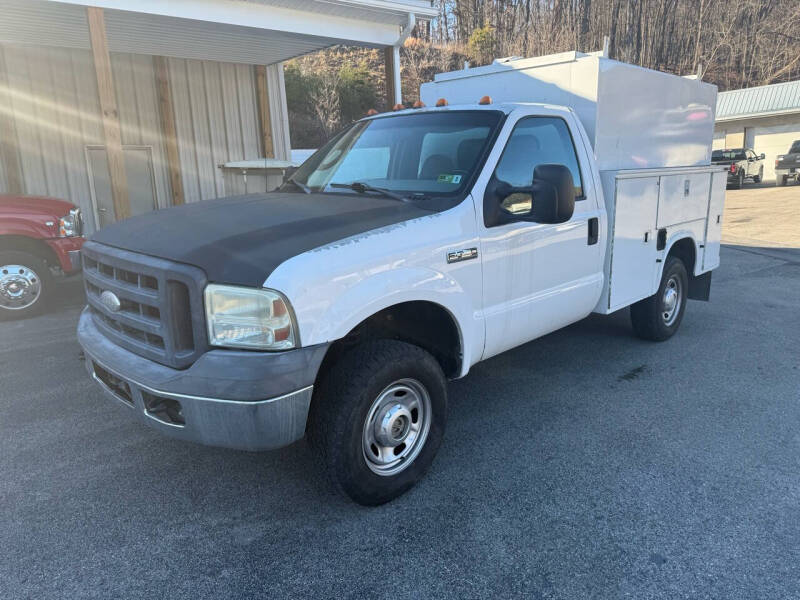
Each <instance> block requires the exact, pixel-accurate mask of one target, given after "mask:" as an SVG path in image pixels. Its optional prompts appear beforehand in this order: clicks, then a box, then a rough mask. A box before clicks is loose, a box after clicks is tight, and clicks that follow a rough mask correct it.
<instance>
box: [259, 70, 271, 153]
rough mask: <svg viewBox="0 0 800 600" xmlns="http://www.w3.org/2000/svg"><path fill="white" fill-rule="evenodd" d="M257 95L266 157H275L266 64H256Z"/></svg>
mask: <svg viewBox="0 0 800 600" xmlns="http://www.w3.org/2000/svg"><path fill="white" fill-rule="evenodd" d="M256 95H257V96H258V114H259V117H260V118H259V121H260V122H261V139H262V140H263V145H264V156H265V157H266V158H275V145H274V144H273V142H272V116H271V115H270V112H269V90H268V89H267V67H266V66H264V65H256Z"/></svg>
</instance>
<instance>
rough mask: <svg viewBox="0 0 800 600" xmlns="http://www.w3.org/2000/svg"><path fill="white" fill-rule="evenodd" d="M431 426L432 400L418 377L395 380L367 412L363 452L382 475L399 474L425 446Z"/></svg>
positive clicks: (375, 470)
mask: <svg viewBox="0 0 800 600" xmlns="http://www.w3.org/2000/svg"><path fill="white" fill-rule="evenodd" d="M430 426H431V399H430V395H429V394H428V391H427V390H426V389H425V387H424V386H423V385H422V384H421V383H420V382H419V381H417V380H416V379H401V380H399V381H395V382H394V383H392V384H391V385H389V386H388V387H387V388H386V389H385V390H383V391H382V392H381V393H380V394H378V397H377V398H376V399H375V401H374V402H373V403H372V406H371V407H370V409H369V412H368V413H367V418H366V420H365V422H364V429H363V435H362V444H361V445H362V451H363V453H364V459H365V460H366V463H367V466H368V467H369V468H370V470H371V471H372V472H373V473H376V474H378V475H395V474H397V473H399V472H400V471H402V470H403V469H405V468H406V467H408V466H409V465H410V464H411V463H412V462H413V461H414V459H415V458H416V457H417V455H418V454H419V452H420V450H422V447H423V446H424V445H425V440H426V439H427V437H428V431H429V430H430Z"/></svg>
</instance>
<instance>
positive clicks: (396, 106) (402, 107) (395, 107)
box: [392, 102, 405, 110]
mask: <svg viewBox="0 0 800 600" xmlns="http://www.w3.org/2000/svg"><path fill="white" fill-rule="evenodd" d="M404 109H405V106H403V105H402V104H400V103H399V102H398V103H397V104H395V105H394V106H393V107H392V110H404Z"/></svg>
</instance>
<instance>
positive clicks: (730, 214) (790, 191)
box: [723, 182, 800, 248]
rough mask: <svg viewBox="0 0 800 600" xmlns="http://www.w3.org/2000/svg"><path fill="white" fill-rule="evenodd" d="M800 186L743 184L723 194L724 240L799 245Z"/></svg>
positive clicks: (755, 244)
mask: <svg viewBox="0 0 800 600" xmlns="http://www.w3.org/2000/svg"><path fill="white" fill-rule="evenodd" d="M799 220H800V185H798V184H796V183H790V184H789V185H787V186H785V187H776V186H775V183H774V182H765V183H763V184H759V185H753V184H745V187H744V188H743V189H741V190H728V191H727V193H726V194H725V222H724V228H723V241H724V242H726V243H729V244H736V245H743V246H764V247H769V248H781V247H784V248H785V247H791V248H800V221H799Z"/></svg>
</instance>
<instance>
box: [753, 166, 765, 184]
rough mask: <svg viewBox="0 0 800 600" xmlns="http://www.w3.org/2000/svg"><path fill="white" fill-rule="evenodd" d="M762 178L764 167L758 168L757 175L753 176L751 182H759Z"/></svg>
mask: <svg viewBox="0 0 800 600" xmlns="http://www.w3.org/2000/svg"><path fill="white" fill-rule="evenodd" d="M762 179H764V167H761V168H760V169H759V170H758V175H756V176H755V177H753V183H761V180H762Z"/></svg>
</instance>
